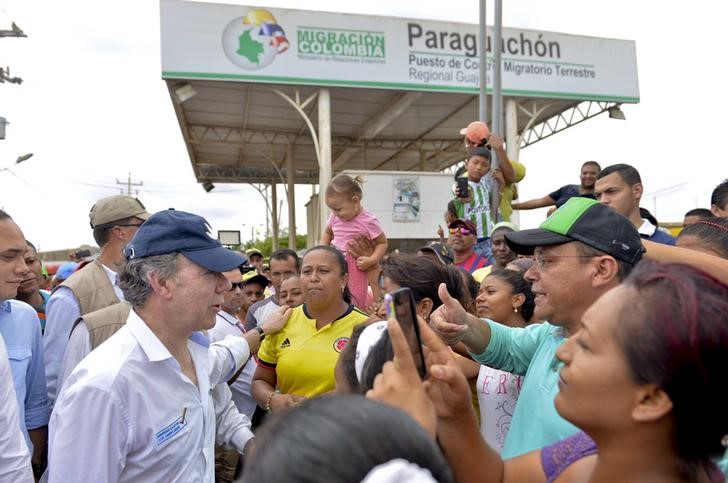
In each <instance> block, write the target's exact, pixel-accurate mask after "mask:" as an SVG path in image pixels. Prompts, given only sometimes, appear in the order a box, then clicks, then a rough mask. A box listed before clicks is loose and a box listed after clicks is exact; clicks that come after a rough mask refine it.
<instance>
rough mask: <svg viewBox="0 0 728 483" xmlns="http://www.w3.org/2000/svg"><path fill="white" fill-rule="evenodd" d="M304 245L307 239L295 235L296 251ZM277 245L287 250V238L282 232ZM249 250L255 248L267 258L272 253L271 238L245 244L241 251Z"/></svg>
mask: <svg viewBox="0 0 728 483" xmlns="http://www.w3.org/2000/svg"><path fill="white" fill-rule="evenodd" d="M306 243H308V239H307V235H306V234H305V233H304V234H303V235H296V248H297V249H299V250H300V249H301V248H304V247H305V246H306ZM278 245H280V247H281V248H288V236H287V235H285V234H284V233H283V232H282V233H281V236H280V238H279V240H278ZM249 248H257V249H258V250H260V251H261V252H262V253H263V256H265V257H269V256H270V255H271V253H273V237H270V236H269V237H267V238H265V239H263V240H251V241H249V242H247V243H245V245H243V248H242V249H243V250H247V249H249Z"/></svg>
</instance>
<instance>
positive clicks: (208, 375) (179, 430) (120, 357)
mask: <svg viewBox="0 0 728 483" xmlns="http://www.w3.org/2000/svg"><path fill="white" fill-rule="evenodd" d="M207 344H208V340H207V338H206V337H205V336H204V335H202V334H201V333H194V334H192V336H191V337H190V340H189V341H188V343H187V347H188V349H189V351H190V355H191V357H192V361H193V363H194V366H195V373H196V375H197V381H198V386H195V385H194V384H193V383H192V381H190V379H189V378H187V377H186V376H185V375H184V374H183V373H182V370H181V367H180V365H179V363H178V362H177V360H176V359H174V357H172V355H171V354H170V352H169V351H168V350H167V348H166V347H165V346H164V345H163V344H162V342H161V341H160V340H159V339H158V338H157V337H156V336H155V335H154V333H153V332H152V331H151V330H150V329H149V327H148V326H147V325H146V324H145V323H144V321H143V320H142V319H141V318H140V317H139V316H138V315H137V314H136V312H135V311H134V310H132V311H131V312H130V313H129V318H128V319H127V323H126V325H125V326H124V327H122V328H121V329H119V331H118V332H117V333H116V334H114V335H113V336H111V337H110V338H109V339H108V340H107V341H106V342H105V343H104V344H102V345H101V346H99V347H98V348H97V349H96V350H94V351H93V352H91V353H90V354H89V355H88V356H87V357H86V358H85V359H84V360H83V361H81V363H80V364H79V365H78V366H77V367H76V369H75V370H74V371H73V372H72V373H71V375H70V376H69V377H68V379H67V381H66V383H65V386H64V388H63V391H62V392H61V394H60V395H59V397H58V401H57V403H56V407H55V408H54V410H53V414H52V415H51V422H50V435H49V449H48V454H49V456H48V468H49V469H48V472H49V478H48V481H49V482H51V483H53V482H67V481H75V482H97V481H114V482H116V481H118V482H138V481H164V482H182V481H185V482H186V481H195V482H213V481H214V472H215V449H214V445H215V439H216V433H217V434H218V435H220V439H221V441H220V442H221V443H225V444H228V445H232V446H234V447H236V448H238V449H239V451H241V452H242V448H244V446H245V444H246V443H247V442H248V440H249V439H250V438H252V437H253V434H252V433H251V432H250V421H249V420H248V419H247V418H245V416H243V415H241V414H239V413H238V412H237V410H235V408H234V405H233V404H232V401H230V400H229V399H228V401H227V402H228V404H227V405H226V406H225V407H221V406H218V407H217V408H216V407H215V404H213V390H215V392H216V393H219V392H221V391H222V392H221V396H222V397H223V398H224V396H225V394H227V395H228V397H229V391H225V389H227V388H225V387H224V386H225V385H226V384H225V382H224V381H226V380H227V379H228V378H229V377H230V376H231V375H232V374H233V373H234V372H235V371H236V370H237V369H238V368H239V364H238V363H235V361H237V362H240V361H244V360H247V357H248V356H249V348H248V344H247V342H246V341H245V339H243V338H242V337H234V338H233V337H231V338H227V339H226V340H224V341H222V342H219V343H216V344H215V345H216V346H223V347H224V348H226V349H227V350H209V349H208V346H207ZM246 351H247V352H246ZM218 383H220V385H221V386H223V387H222V389H217V390H216V386H217V384H218ZM221 401H223V402H224V399H221ZM216 421H217V424H216ZM216 426H218V427H217V428H216ZM80 455H83V457H80Z"/></svg>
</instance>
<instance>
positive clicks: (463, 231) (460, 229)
mask: <svg viewBox="0 0 728 483" xmlns="http://www.w3.org/2000/svg"><path fill="white" fill-rule="evenodd" d="M449 230H450V234H451V235H454V234H456V233H458V232H460V234H461V235H463V236H467V235H472V234H473V232H472V231H470V230H468V229H467V228H465V227H464V226H461V227H458V228H449Z"/></svg>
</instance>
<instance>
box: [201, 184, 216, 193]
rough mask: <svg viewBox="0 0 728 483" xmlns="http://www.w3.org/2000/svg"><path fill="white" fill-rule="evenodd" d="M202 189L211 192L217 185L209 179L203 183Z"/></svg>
mask: <svg viewBox="0 0 728 483" xmlns="http://www.w3.org/2000/svg"><path fill="white" fill-rule="evenodd" d="M202 189H203V190H205V192H206V193H209V192H210V191H212V190H214V189H215V185H214V184H212V183H211V182H209V181H205V182H204V183H202Z"/></svg>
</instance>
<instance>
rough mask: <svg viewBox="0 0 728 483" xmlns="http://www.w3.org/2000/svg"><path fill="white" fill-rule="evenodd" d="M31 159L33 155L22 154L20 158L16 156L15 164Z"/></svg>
mask: <svg viewBox="0 0 728 483" xmlns="http://www.w3.org/2000/svg"><path fill="white" fill-rule="evenodd" d="M32 157H33V153H28V154H23V155H22V156H18V159H16V160H15V164H20V163H22V162H23V161H27V160H29V159H30V158H32Z"/></svg>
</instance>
